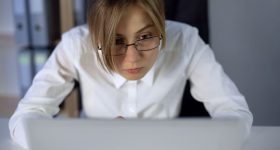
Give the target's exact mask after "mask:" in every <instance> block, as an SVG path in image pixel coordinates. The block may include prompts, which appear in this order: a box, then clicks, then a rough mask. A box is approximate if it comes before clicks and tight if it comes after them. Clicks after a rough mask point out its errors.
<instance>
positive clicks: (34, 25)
mask: <svg viewBox="0 0 280 150" xmlns="http://www.w3.org/2000/svg"><path fill="white" fill-rule="evenodd" d="M28 2H29V8H30V24H31V46H32V47H50V46H54V45H55V44H56V42H57V41H58V40H59V38H60V23H59V1H58V0H29V1H28Z"/></svg>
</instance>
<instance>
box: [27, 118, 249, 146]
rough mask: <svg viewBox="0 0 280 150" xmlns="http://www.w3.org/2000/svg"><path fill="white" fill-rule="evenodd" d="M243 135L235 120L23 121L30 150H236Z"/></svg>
mask: <svg viewBox="0 0 280 150" xmlns="http://www.w3.org/2000/svg"><path fill="white" fill-rule="evenodd" d="M243 133H244V125H243V123H242V122H241V121H238V120H220V119H172V120H141V119H140V120H138V119H135V120H134V119H130V120H120V119H116V120H102V119H101V120H100V119H36V120H35V119H34V120H28V121H27V140H28V144H29V146H30V149H31V150H78V149H81V150H132V149H133V150H239V149H240V148H241V144H242V139H243Z"/></svg>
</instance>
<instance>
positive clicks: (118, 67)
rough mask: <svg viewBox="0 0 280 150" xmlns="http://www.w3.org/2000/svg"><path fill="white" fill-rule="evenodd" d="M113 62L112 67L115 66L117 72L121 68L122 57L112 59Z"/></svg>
mask: <svg viewBox="0 0 280 150" xmlns="http://www.w3.org/2000/svg"><path fill="white" fill-rule="evenodd" d="M113 61H114V65H115V67H116V69H118V70H119V69H120V68H121V66H122V63H123V58H122V57H116V58H114V59H113Z"/></svg>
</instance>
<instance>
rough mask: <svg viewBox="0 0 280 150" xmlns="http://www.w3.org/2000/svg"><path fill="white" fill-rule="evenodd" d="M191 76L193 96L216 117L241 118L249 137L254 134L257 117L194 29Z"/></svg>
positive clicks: (190, 66) (191, 46)
mask: <svg viewBox="0 0 280 150" xmlns="http://www.w3.org/2000/svg"><path fill="white" fill-rule="evenodd" d="M190 40H191V41H190V42H189V43H192V44H191V45H189V46H190V49H191V51H190V55H189V56H190V60H191V61H190V64H189V70H188V73H189V77H190V81H191V93H192V95H193V97H194V98H195V99H197V100H198V101H201V102H203V103H204V105H205V107H206V109H207V111H208V112H209V114H210V115H211V117H213V118H231V117H233V118H239V119H242V120H243V121H244V123H245V126H246V137H247V136H248V135H249V133H250V128H251V126H252V121H253V116H252V113H251V112H250V110H249V108H248V105H247V103H246V100H245V98H244V96H243V95H242V94H241V93H240V92H239V91H238V89H237V87H236V86H235V84H234V83H233V82H232V80H231V79H230V78H229V77H228V76H227V75H226V74H225V72H224V71H223V68H222V67H221V65H220V64H219V63H218V62H217V61H216V59H215V57H214V54H213V51H212V50H211V49H210V48H209V46H208V45H206V44H205V43H204V42H203V41H202V40H201V39H200V37H199V36H198V33H197V30H194V33H193V34H192V37H191V38H190Z"/></svg>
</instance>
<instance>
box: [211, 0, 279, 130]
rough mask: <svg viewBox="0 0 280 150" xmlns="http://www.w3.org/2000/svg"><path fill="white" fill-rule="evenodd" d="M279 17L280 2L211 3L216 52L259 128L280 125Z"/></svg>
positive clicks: (235, 0)
mask: <svg viewBox="0 0 280 150" xmlns="http://www.w3.org/2000/svg"><path fill="white" fill-rule="evenodd" d="M279 14H280V1H279V0H246V1H244V0H209V21H210V41H211V45H212V48H213V50H214V52H215V54H216V57H217V59H218V60H219V61H220V62H221V63H222V64H223V66H224V68H225V71H226V72H227V73H228V74H229V76H230V77H231V78H232V79H233V81H234V82H235V83H236V84H237V86H238V87H239V89H240V91H241V92H242V93H243V94H244V95H245V96H246V98H247V101H248V104H249V106H250V109H251V111H252V112H253V115H254V124H255V125H280V117H279V116H280V98H279V92H280V91H279V89H280V88H279V85H280V67H279V64H280V59H279V58H280V37H279V36H280V17H279Z"/></svg>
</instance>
